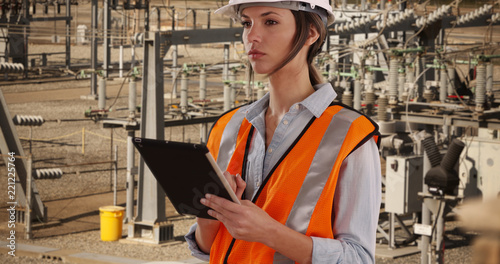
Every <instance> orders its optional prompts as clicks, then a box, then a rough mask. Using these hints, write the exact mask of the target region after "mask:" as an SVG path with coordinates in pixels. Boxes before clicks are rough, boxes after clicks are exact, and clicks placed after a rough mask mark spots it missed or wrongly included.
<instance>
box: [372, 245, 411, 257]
mask: <svg viewBox="0 0 500 264" xmlns="http://www.w3.org/2000/svg"><path fill="white" fill-rule="evenodd" d="M417 253H420V249H419V248H418V247H417V246H406V247H401V248H394V249H392V248H389V246H388V245H380V244H377V246H376V247H375V256H376V257H381V258H391V259H394V258H399V257H404V256H409V255H413V254H417Z"/></svg>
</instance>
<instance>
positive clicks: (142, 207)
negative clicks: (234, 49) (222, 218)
mask: <svg viewBox="0 0 500 264" xmlns="http://www.w3.org/2000/svg"><path fill="white" fill-rule="evenodd" d="M94 1H96V0H94ZM241 31H242V29H241V28H239V29H229V30H228V29H211V30H188V31H168V32H163V33H162V34H160V32H154V33H153V32H150V33H148V34H146V36H145V38H144V39H145V41H144V62H143V64H144V67H143V76H144V77H143V83H142V111H141V126H140V130H141V137H147V138H155V139H164V129H165V121H164V101H163V100H164V99H163V93H164V88H163V84H164V76H163V58H162V56H161V55H160V53H161V52H160V46H161V45H162V44H163V43H166V44H167V45H166V47H165V50H164V52H167V50H168V49H169V48H170V46H171V45H176V44H199V43H207V42H221V41H222V42H224V41H237V40H240V38H241ZM130 137H131V134H130V133H129V138H130ZM129 158H130V156H129ZM130 166H131V165H127V177H128V178H130V177H133V176H131V173H128V171H129V169H130V170H132V168H131V167H130ZM129 167H130V168H129ZM128 184H130V182H129V183H128ZM128 187H129V188H130V186H128ZM127 201H128V200H127ZM131 206H132V205H129V204H127V208H130V207H131ZM128 217H129V215H127V218H128ZM128 220H129V223H130V224H129V226H128V228H129V230H128V239H132V240H134V239H139V240H140V241H145V242H150V243H157V244H158V243H161V242H164V241H168V240H169V239H172V238H173V235H172V237H170V235H171V233H172V232H171V230H173V226H172V224H167V223H165V221H166V216H165V192H164V191H163V189H162V188H161V186H159V185H158V183H157V181H156V179H155V178H154V176H153V174H152V173H151V171H150V170H149V168H148V167H147V166H145V164H144V161H143V160H142V159H141V161H140V163H139V186H138V198H137V215H136V217H135V218H134V219H133V221H130V220H131V219H128Z"/></svg>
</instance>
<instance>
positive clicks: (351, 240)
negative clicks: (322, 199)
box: [312, 140, 381, 263]
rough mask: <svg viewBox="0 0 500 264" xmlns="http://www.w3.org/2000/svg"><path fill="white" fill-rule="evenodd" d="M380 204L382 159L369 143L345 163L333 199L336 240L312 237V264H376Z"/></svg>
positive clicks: (352, 154)
mask: <svg viewBox="0 0 500 264" xmlns="http://www.w3.org/2000/svg"><path fill="white" fill-rule="evenodd" d="M360 164H362V166H360ZM380 202H381V171H380V158H379V153H378V148H377V146H376V144H375V142H374V140H369V141H367V142H366V143H365V144H363V145H362V146H361V147H359V148H358V149H357V150H355V151H354V152H353V153H351V154H350V155H349V156H348V157H347V159H346V160H345V161H344V162H343V164H342V167H341V170H340V174H339V179H338V182H337V188H336V191H335V198H334V208H333V214H334V217H335V219H334V224H333V233H334V239H327V238H319V237H312V239H313V256H312V257H313V261H312V263H374V262H375V243H376V232H377V223H378V217H379V212H380Z"/></svg>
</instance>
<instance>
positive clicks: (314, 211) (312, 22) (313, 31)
mask: <svg viewBox="0 0 500 264" xmlns="http://www.w3.org/2000/svg"><path fill="white" fill-rule="evenodd" d="M257 1H259V0H257ZM260 1H262V2H255V0H230V1H229V4H228V5H227V6H224V7H223V8H221V9H219V10H217V11H216V13H223V14H227V15H230V16H232V17H233V18H237V19H239V20H241V23H242V25H243V28H244V30H243V42H244V45H245V50H246V52H247V54H248V59H249V61H250V63H251V66H252V68H253V70H254V71H255V72H256V73H258V74H266V75H267V76H268V77H269V83H270V88H269V93H268V94H266V95H265V96H264V97H263V98H262V99H260V100H258V101H257V102H255V103H253V104H251V105H248V106H244V107H241V108H238V109H235V110H233V111H230V112H228V113H226V114H224V115H223V116H222V117H221V118H220V119H219V120H218V121H217V122H216V124H214V127H213V128H212V131H211V133H210V137H209V141H208V144H207V145H208V147H209V149H210V152H211V153H212V154H213V155H214V157H215V159H216V160H217V163H218V164H219V166H220V167H221V168H222V169H224V168H225V169H226V170H227V173H226V177H227V178H228V179H229V180H230V181H231V182H232V185H233V189H234V190H235V193H236V195H237V196H238V197H243V200H241V205H238V204H236V203H233V202H231V201H228V200H225V199H223V198H220V197H217V196H215V195H207V196H206V197H205V198H203V199H201V203H203V204H204V205H206V206H208V207H210V208H211V210H210V211H209V214H210V215H211V216H213V217H214V218H215V219H217V220H210V219H201V218H199V219H197V223H196V224H195V225H194V226H193V227H192V228H191V230H190V232H189V233H188V234H187V235H186V240H187V241H188V244H189V247H190V249H191V251H192V252H193V255H194V256H196V257H198V258H201V259H204V260H208V259H210V263H293V262H297V263H373V262H374V258H375V257H374V253H375V234H376V226H377V221H378V214H379V209H380V196H381V193H380V192H381V191H380V184H381V183H380V162H379V156H378V149H377V145H376V139H377V138H378V137H377V133H378V132H377V126H376V125H375V124H374V123H373V122H371V121H370V120H369V119H368V118H367V117H365V116H363V115H361V114H359V113H357V112H355V111H353V110H351V109H347V108H346V107H344V106H342V105H339V104H335V103H333V99H334V98H335V96H336V94H335V92H334V90H333V89H332V87H331V85H330V84H320V83H321V81H322V80H321V76H320V75H319V74H318V72H317V71H316V69H315V68H314V66H313V65H312V61H313V57H314V56H315V55H316V54H317V53H318V52H319V51H320V49H321V46H322V43H323V42H324V40H325V37H326V26H327V25H329V24H331V23H332V22H333V14H332V11H331V7H330V5H329V3H328V1H327V0H303V1H301V2H299V1H283V2H280V1H264V0H260ZM240 175H241V176H240Z"/></svg>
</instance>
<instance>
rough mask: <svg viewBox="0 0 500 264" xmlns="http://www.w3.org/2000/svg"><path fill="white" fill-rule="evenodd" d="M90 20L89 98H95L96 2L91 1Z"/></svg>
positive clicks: (94, 0) (95, 0)
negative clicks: (90, 71) (90, 69)
mask: <svg viewBox="0 0 500 264" xmlns="http://www.w3.org/2000/svg"><path fill="white" fill-rule="evenodd" d="M91 9H92V10H91V14H92V16H91V20H90V30H91V34H92V37H91V42H90V67H91V68H92V73H90V96H93V97H96V96H97V73H96V69H97V0H92V7H91Z"/></svg>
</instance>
